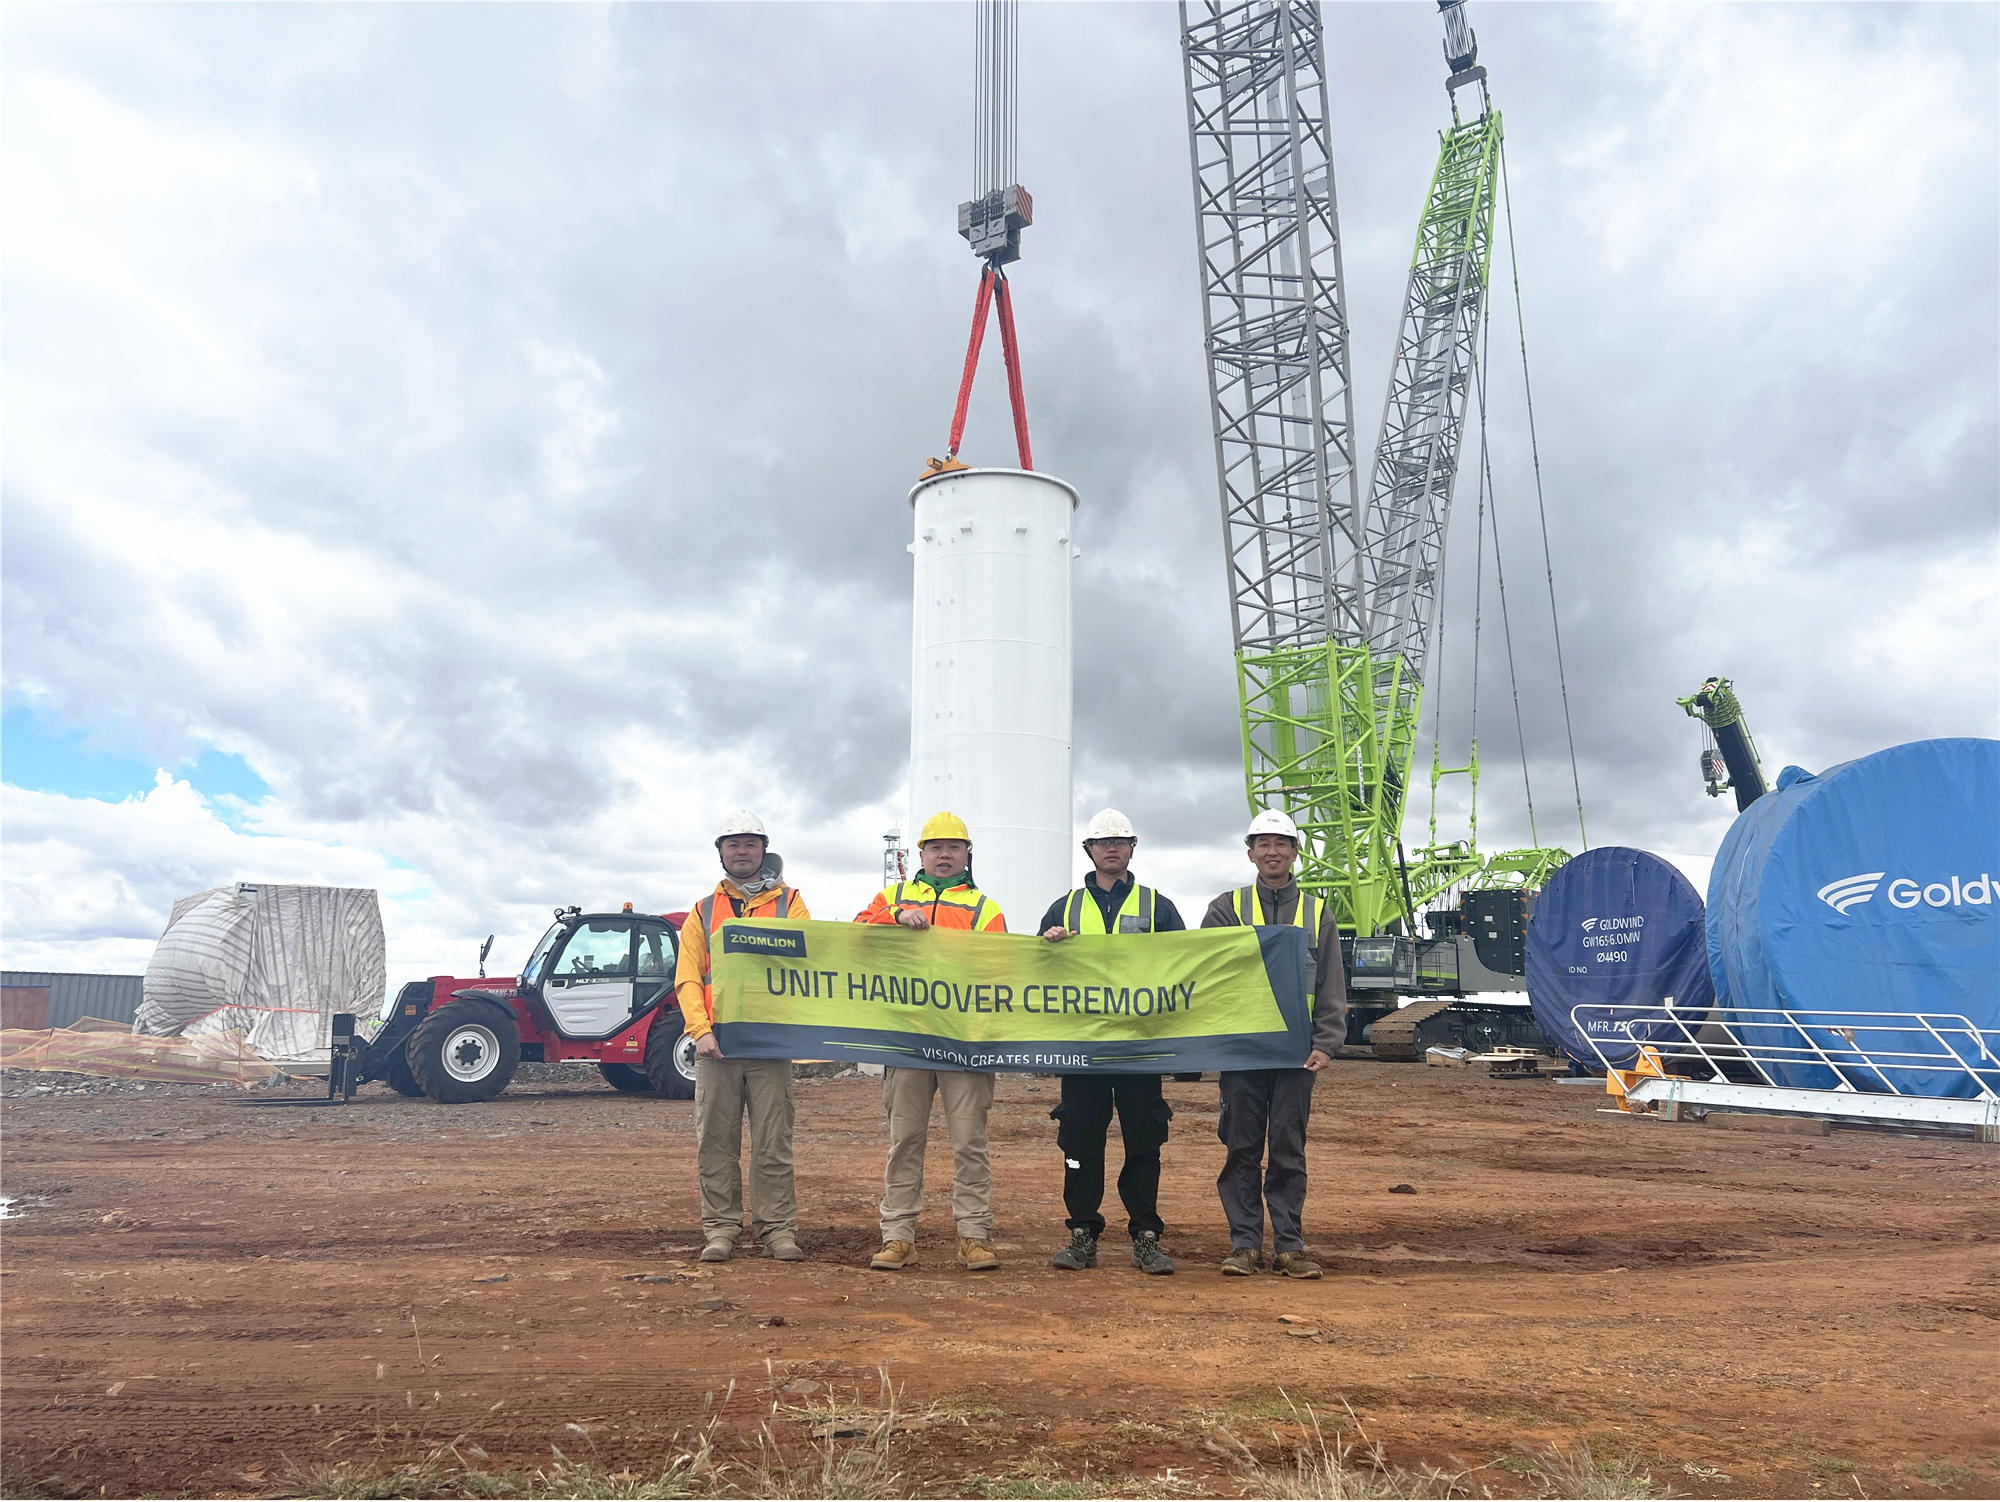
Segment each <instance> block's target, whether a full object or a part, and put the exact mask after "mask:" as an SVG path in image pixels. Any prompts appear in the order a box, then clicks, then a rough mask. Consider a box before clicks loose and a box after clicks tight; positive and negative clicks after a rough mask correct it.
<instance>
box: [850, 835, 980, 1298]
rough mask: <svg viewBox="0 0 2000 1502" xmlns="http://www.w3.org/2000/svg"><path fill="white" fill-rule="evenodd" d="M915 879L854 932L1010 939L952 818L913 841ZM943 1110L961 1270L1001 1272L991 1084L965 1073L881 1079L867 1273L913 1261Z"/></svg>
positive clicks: (885, 894) (897, 1073)
mask: <svg viewBox="0 0 2000 1502" xmlns="http://www.w3.org/2000/svg"><path fill="white" fill-rule="evenodd" d="M917 859H918V863H919V865H920V866H921V869H920V870H919V871H918V872H917V874H916V875H915V876H913V877H911V878H910V879H909V880H908V881H897V882H891V883H890V884H889V885H888V886H886V887H884V888H883V889H882V890H881V891H880V892H878V893H876V894H875V900H874V901H873V902H871V903H869V904H868V907H867V910H866V911H864V912H862V913H859V914H857V915H856V917H855V919H854V921H855V922H856V923H899V924H901V925H902V926H903V927H905V928H918V929H927V928H963V929H970V930H972V931H974V932H976V933H1001V934H1004V933H1005V932H1006V931H1007V919H1006V917H1005V916H1004V915H1003V914H1002V913H1001V911H1000V907H999V904H997V903H996V902H994V901H993V899H992V898H990V897H988V896H987V895H986V894H985V893H983V892H981V891H980V890H979V888H978V887H977V886H976V885H975V884H974V883H973V880H972V832H971V831H970V830H969V829H967V828H966V827H965V821H964V820H963V819H961V818H959V817H958V815H957V814H952V813H936V814H932V815H931V816H930V818H929V819H927V820H926V821H925V822H924V827H923V830H922V832H921V833H920V834H918V836H917ZM940 1097H941V1098H942V1099H943V1101H944V1124H945V1127H946V1129H947V1130H948V1131H949V1132H950V1133H951V1213H952V1216H953V1218H954V1219H955V1220H956V1221H957V1222H958V1260H959V1261H960V1263H962V1264H963V1265H964V1266H966V1267H968V1268H970V1269H972V1270H973V1271H974V1272H984V1271H987V1270H988V1269H991V1268H995V1267H998V1266H999V1265H1000V1259H999V1258H998V1257H997V1256H995V1255H994V1253H993V1164H992V1161H991V1159H990V1158H989V1157H988V1156H987V1150H986V1116H987V1113H988V1112H989V1111H991V1110H992V1109H993V1076H992V1075H991V1074H982V1073H976V1072H974V1071H972V1070H966V1069H899V1068H895V1067H893V1066H892V1067H890V1068H887V1069H884V1070H883V1071H882V1106H883V1109H884V1110H885V1111H887V1112H888V1116H889V1161H888V1164H887V1166H886V1167H885V1168H884V1170H883V1174H882V1206H881V1210H882V1250H881V1251H879V1252H877V1253H876V1254H875V1256H874V1257H873V1258H872V1259H870V1261H869V1264H868V1265H869V1266H870V1267H874V1268H879V1269H881V1270H882V1271H884V1272H895V1271H897V1270H898V1269H900V1268H905V1267H908V1266H909V1265H910V1264H911V1263H912V1262H914V1261H916V1260H917V1217H918V1215H919V1214H921V1213H922V1211H923V1208H924V1144H925V1141H926V1139H927V1138H928V1137H929V1136H930V1126H931V1102H932V1101H933V1100H934V1099H937V1098H940Z"/></svg>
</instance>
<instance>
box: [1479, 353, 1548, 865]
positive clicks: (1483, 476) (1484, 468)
mask: <svg viewBox="0 0 2000 1502" xmlns="http://www.w3.org/2000/svg"><path fill="white" fill-rule="evenodd" d="M1492 335H1493V320H1492V319H1490V318H1488V319H1485V320H1483V321H1482V322H1481V325H1480V330H1479V339H1480V345H1481V348H1480V351H1479V359H1478V361H1477V363H1476V365H1475V367H1474V370H1473V381H1474V383H1475V384H1476V386H1477V388H1478V391H1479V488H1480V494H1481V501H1482V504H1481V506H1480V513H1481V515H1487V514H1489V513H1490V515H1491V517H1492V521H1493V579H1494V582H1495V583H1496V584H1497V585H1499V587H1500V629H1501V633H1502V635H1503V637H1504V638H1505V640H1506V643H1507V686H1508V688H1509V689H1510V690H1511V691H1512V693H1513V696H1514V736H1515V739H1516V740H1517V741H1518V742H1519V743H1520V747H1521V791H1522V793H1523V794H1524V795H1525V796H1526V798H1527V802H1528V842H1529V843H1530V844H1531V845H1535V846H1540V844H1541V843H1542V837H1541V834H1540V832H1539V831H1538V830H1537V828H1536V826H1535V789H1534V784H1533V783H1532V782H1531V781H1530V780H1529V777H1528V732H1527V729H1526V727H1525V725H1524V724H1523V723H1522V720H1521V679H1520V675H1519V674H1518V673H1517V672H1516V671H1515V668H1514V622H1513V618H1512V616H1511V615H1510V613H1509V611H1508V609H1507V566H1506V564H1505V563H1504V562H1503V561H1502V559H1501V556H1500V494H1499V492H1498V491H1497V490H1495V489H1494V488H1493V455H1492V452H1491V451H1490V450H1489V449H1488V448H1487V445H1486V357H1487V354H1488V351H1489V350H1490V348H1491V341H1492Z"/></svg>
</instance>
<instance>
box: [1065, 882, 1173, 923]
mask: <svg viewBox="0 0 2000 1502" xmlns="http://www.w3.org/2000/svg"><path fill="white" fill-rule="evenodd" d="M1063 927H1064V928H1066V929H1068V930H1069V931H1070V932H1071V933H1074V934H1101V933H1121V934H1149V933H1151V932H1152V931H1153V889H1152V888H1151V887H1142V886H1137V885H1135V886H1134V887H1133V888H1132V890H1131V891H1129V892H1127V893H1126V894H1125V902H1124V904H1123V905H1122V906H1121V907H1120V908H1119V909H1118V926H1117V927H1116V928H1115V929H1107V928H1105V926H1104V909H1103V908H1101V907H1099V906H1098V905H1097V899H1096V898H1095V897H1093V896H1091V894H1090V891H1089V889H1088V888H1085V887H1078V888H1077V889H1076V890H1075V891H1074V892H1071V893H1070V894H1069V907H1068V909H1067V910H1066V911H1065V912H1064V914H1063Z"/></svg>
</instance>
